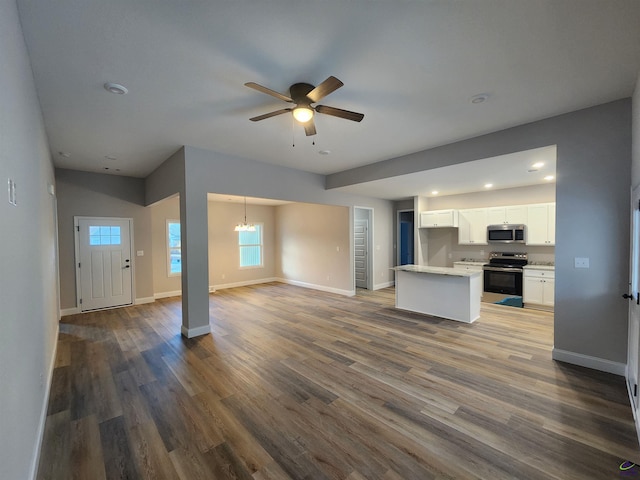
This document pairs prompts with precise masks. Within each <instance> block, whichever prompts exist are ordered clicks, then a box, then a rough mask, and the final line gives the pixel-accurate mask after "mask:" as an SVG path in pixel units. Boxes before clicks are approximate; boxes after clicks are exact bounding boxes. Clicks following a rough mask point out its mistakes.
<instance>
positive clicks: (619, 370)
mask: <svg viewBox="0 0 640 480" xmlns="http://www.w3.org/2000/svg"><path fill="white" fill-rule="evenodd" d="M551 357H552V358H553V359H554V360H559V361H561V362H566V363H571V364H573V365H579V366H581V367H587V368H592V369H593V370H599V371H601V372H607V373H613V374H614V375H620V376H622V377H624V376H625V370H626V368H627V366H626V364H624V363H620V362H612V361H611V360H604V359H602V358H598V357H592V356H589V355H583V354H582V353H575V352H569V351H567V350H560V349H559V348H554V349H553V352H552V353H551ZM625 383H626V382H625Z"/></svg>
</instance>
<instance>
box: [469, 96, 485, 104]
mask: <svg viewBox="0 0 640 480" xmlns="http://www.w3.org/2000/svg"><path fill="white" fill-rule="evenodd" d="M488 99H489V94H488V93H480V94H478V95H474V96H473V97H471V99H470V100H469V101H470V102H471V103H474V104H476V105H477V104H479V103H484V102H486V101H487V100H488Z"/></svg>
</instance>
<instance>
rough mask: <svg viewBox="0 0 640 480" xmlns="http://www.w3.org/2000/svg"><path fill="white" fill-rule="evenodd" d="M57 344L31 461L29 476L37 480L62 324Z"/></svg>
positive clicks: (50, 362)
mask: <svg viewBox="0 0 640 480" xmlns="http://www.w3.org/2000/svg"><path fill="white" fill-rule="evenodd" d="M54 336H55V339H56V340H55V341H56V343H55V345H54V346H53V353H52V355H51V358H50V359H49V371H48V372H47V382H46V383H45V385H44V400H43V402H42V410H41V411H40V424H39V425H38V434H37V436H36V439H37V440H36V448H35V452H34V455H33V461H32V462H31V475H30V476H29V478H31V479H33V480H35V479H36V475H38V464H39V463H40V452H41V450H42V440H44V426H45V424H46V423H47V410H48V409H49V394H50V393H51V382H52V381H53V367H54V366H55V364H56V355H57V354H58V337H59V336H60V324H56V333H55V335H54Z"/></svg>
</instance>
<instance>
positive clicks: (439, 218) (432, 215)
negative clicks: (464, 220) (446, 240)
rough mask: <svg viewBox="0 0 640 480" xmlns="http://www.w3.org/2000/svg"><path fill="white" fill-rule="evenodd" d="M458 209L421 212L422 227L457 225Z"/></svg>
mask: <svg viewBox="0 0 640 480" xmlns="http://www.w3.org/2000/svg"><path fill="white" fill-rule="evenodd" d="M457 226H458V210H431V211H428V212H420V228H440V227H457Z"/></svg>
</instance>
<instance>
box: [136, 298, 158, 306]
mask: <svg viewBox="0 0 640 480" xmlns="http://www.w3.org/2000/svg"><path fill="white" fill-rule="evenodd" d="M155 301H156V299H155V298H154V297H141V298H136V301H135V302H133V304H134V305H143V304H145V303H153V302H155Z"/></svg>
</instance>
